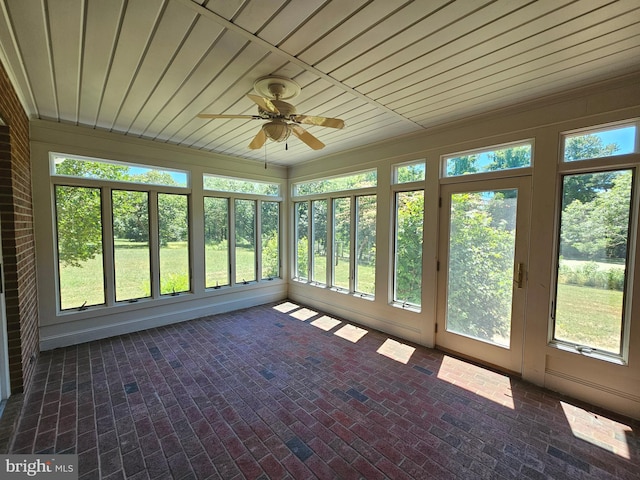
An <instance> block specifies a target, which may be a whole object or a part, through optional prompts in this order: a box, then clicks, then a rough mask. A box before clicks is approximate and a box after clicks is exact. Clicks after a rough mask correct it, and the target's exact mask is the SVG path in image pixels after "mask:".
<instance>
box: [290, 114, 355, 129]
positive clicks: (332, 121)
mask: <svg viewBox="0 0 640 480" xmlns="http://www.w3.org/2000/svg"><path fill="white" fill-rule="evenodd" d="M292 121H294V122H296V123H304V124H306V125H318V126H319V127H331V128H343V127H344V120H340V119H339V118H327V117H313V116H311V115H293V118H292Z"/></svg>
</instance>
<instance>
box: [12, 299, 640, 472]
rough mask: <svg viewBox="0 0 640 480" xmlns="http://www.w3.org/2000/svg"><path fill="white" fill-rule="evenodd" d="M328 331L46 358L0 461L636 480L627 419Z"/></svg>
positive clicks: (132, 340)
mask: <svg viewBox="0 0 640 480" xmlns="http://www.w3.org/2000/svg"><path fill="white" fill-rule="evenodd" d="M315 320H319V321H318V322H316V323H315V324H314V321H315ZM330 320H331V319H328V318H327V317H325V316H323V314H322V313H320V312H314V311H313V310H311V309H306V310H303V309H302V308H299V307H297V306H295V305H293V304H289V303H287V302H282V303H278V304H271V305H265V306H261V307H257V308H251V309H247V310H242V311H237V312H233V313H229V314H224V315H217V316H212V317H207V318H202V319H199V320H194V321H190V322H185V323H180V324H176V325H172V326H168V327H163V328H158V329H152V330H147V331H144V332H138V333H133V334H130V335H124V336H120V337H114V338H110V339H106V340H101V341H96V342H91V343H86V344H82V345H78V346H74V347H68V348H63V349H58V350H55V351H52V352H45V353H43V354H42V355H41V357H40V359H39V361H38V364H37V370H36V374H35V379H34V384H33V385H32V387H31V389H30V394H29V396H28V398H27V399H26V401H25V407H24V410H23V416H22V418H21V420H20V424H19V427H18V429H17V430H16V432H15V435H14V437H13V440H12V447H11V452H12V453H77V454H78V455H79V461H80V478H82V479H94V478H95V479H97V478H104V479H121V478H132V479H160V478H167V479H169V478H176V479H177V478H184V479H187V478H198V479H201V478H222V479H244V478H246V479H266V478H278V479H281V478H296V479H298V478H300V479H309V478H340V479H349V478H356V479H357V478H366V479H383V478H392V479H403V478H417V479H426V478H435V479H453V478H464V479H466V478H468V479H478V478H497V479H502V478H504V479H508V478H514V479H516V478H517V479H521V478H530V479H539V478H540V479H542V478H557V479H564V478H566V479H632V478H636V479H639V478H640V428H639V427H640V422H638V421H631V420H629V419H625V418H620V417H618V416H615V415H613V414H608V413H607V412H603V411H601V410H599V409H596V408H593V407H590V406H588V405H585V404H582V403H579V402H576V401H572V400H571V399H568V398H565V397H562V396H559V395H557V394H554V393H551V392H549V391H546V390H544V389H541V388H538V387H535V386H533V385H530V384H528V383H526V382H522V381H520V380H517V379H513V378H510V377H508V376H505V375H503V374H499V373H495V372H493V371H490V370H487V369H483V368H480V367H478V366H475V365H472V364H469V363H467V362H463V361H461V360H457V359H455V358H453V357H451V356H448V355H445V354H443V353H441V352H438V351H435V350H431V349H427V348H423V347H415V349H414V346H412V345H404V344H403V343H402V342H398V341H397V340H394V339H389V338H388V336H386V335H384V334H382V333H380V332H376V331H365V330H363V329H361V328H356V327H354V326H353V325H349V324H348V323H346V322H344V321H342V320H340V319H334V320H337V322H336V321H333V322H332V321H330ZM378 351H380V352H381V353H378Z"/></svg>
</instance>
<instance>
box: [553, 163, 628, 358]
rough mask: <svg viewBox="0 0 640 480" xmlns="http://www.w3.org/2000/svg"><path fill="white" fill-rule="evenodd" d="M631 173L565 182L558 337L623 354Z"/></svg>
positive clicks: (566, 179) (588, 176)
mask: <svg viewBox="0 0 640 480" xmlns="http://www.w3.org/2000/svg"><path fill="white" fill-rule="evenodd" d="M632 177H633V174H632V171H631V170H617V171H613V172H602V173H597V174H577V175H567V176H565V177H564V179H563V189H562V212H561V220H560V248H559V254H560V258H559V261H558V264H559V266H558V282H557V294H556V312H555V334H554V338H555V339H556V340H560V341H566V342H569V343H573V344H576V345H581V346H586V347H591V348H596V349H600V350H606V351H608V352H612V353H616V354H619V353H621V351H622V350H621V348H622V343H621V339H622V331H623V330H622V322H623V313H624V310H623V306H624V290H625V285H626V272H627V247H628V244H629V219H630V214H631V185H632Z"/></svg>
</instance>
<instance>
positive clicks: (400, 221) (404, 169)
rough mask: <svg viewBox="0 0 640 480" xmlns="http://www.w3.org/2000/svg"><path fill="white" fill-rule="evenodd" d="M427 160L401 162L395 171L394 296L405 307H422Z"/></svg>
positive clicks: (395, 301)
mask: <svg viewBox="0 0 640 480" xmlns="http://www.w3.org/2000/svg"><path fill="white" fill-rule="evenodd" d="M425 174H426V162H425V161H424V160H421V161H418V162H411V163H407V164H401V165H397V166H395V167H394V171H393V183H394V185H393V186H392V192H393V202H394V210H393V212H394V220H395V222H394V230H393V247H394V251H393V255H394V256H393V296H392V302H393V303H395V304H399V305H402V306H403V307H420V305H421V297H422V238H423V227H424V183H423V182H424V180H425Z"/></svg>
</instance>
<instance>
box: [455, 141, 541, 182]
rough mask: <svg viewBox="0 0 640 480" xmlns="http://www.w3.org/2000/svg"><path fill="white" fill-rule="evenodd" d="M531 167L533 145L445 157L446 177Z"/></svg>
mask: <svg viewBox="0 0 640 480" xmlns="http://www.w3.org/2000/svg"><path fill="white" fill-rule="evenodd" d="M530 166H531V143H519V144H514V145H507V146H504V147H501V148H495V149H491V150H477V151H473V152H471V153H467V154H465V155H455V156H448V157H445V159H444V176H445V177H457V176H460V175H469V174H473V173H484V172H496V171H500V170H510V169H515V168H524V167H530Z"/></svg>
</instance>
